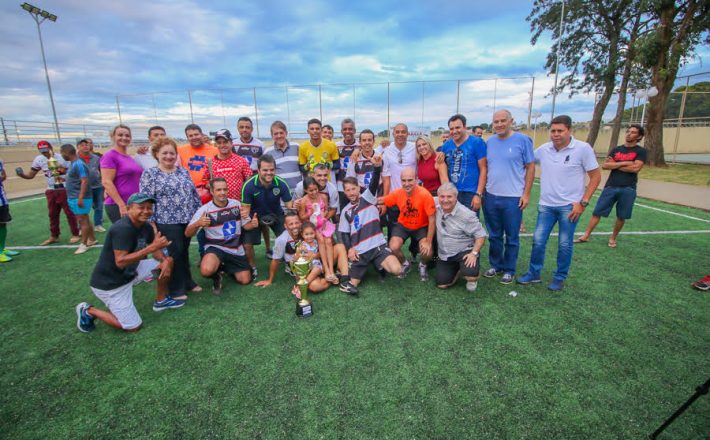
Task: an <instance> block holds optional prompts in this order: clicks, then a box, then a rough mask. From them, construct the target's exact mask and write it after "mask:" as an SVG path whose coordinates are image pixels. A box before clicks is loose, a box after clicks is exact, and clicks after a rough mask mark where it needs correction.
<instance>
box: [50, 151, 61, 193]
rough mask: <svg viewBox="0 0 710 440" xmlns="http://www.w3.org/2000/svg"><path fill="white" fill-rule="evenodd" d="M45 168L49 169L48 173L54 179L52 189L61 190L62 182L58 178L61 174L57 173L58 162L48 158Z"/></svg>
mask: <svg viewBox="0 0 710 440" xmlns="http://www.w3.org/2000/svg"><path fill="white" fill-rule="evenodd" d="M47 168H49V171H50V172H51V173H52V177H54V189H57V188H62V181H61V180H60V177H59V176H61V175H62V173H61V171H59V162H58V161H57V159H55V158H54V157H50V158H49V159H48V160H47Z"/></svg>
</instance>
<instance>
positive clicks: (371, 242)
mask: <svg viewBox="0 0 710 440" xmlns="http://www.w3.org/2000/svg"><path fill="white" fill-rule="evenodd" d="M373 179H374V184H378V183H379V180H380V176H379V171H378V170H376V171H375V173H374V176H373ZM338 232H340V233H341V234H347V235H349V236H350V247H351V248H353V249H355V251H356V252H357V253H358V254H364V253H365V252H367V251H369V250H371V249H374V248H376V247H378V246H382V245H384V244H386V243H387V239H385V236H384V235H383V234H382V226H381V225H380V211H379V210H378V209H377V197H376V196H375V195H374V194H373V193H372V191H371V190H370V188H368V189H367V190H366V191H365V192H364V193H362V195H361V196H360V200H359V201H358V202H357V204H355V205H353V204H352V203H348V205H347V206H346V207H345V208H344V209H343V212H342V214H341V215H340V224H339V225H338Z"/></svg>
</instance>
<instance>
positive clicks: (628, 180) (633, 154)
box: [604, 145, 647, 188]
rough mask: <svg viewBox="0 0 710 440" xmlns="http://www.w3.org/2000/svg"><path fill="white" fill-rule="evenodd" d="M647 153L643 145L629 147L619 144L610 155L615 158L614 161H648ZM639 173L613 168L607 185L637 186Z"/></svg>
mask: <svg viewBox="0 0 710 440" xmlns="http://www.w3.org/2000/svg"><path fill="white" fill-rule="evenodd" d="M646 153H647V150H646V149H645V148H643V147H638V146H636V147H631V148H629V147H627V146H625V145H619V146H618V147H616V148H614V149H613V150H611V152H609V157H611V158H612V159H614V162H625V161H629V160H630V161H631V162H633V161H635V160H640V161H642V162H643V163H646ZM638 179H639V176H638V173H629V172H626V171H621V170H611V173H610V174H609V178H608V179H607V181H606V185H604V187H605V188H606V187H607V186H616V187H624V186H630V187H632V188H636V182H638Z"/></svg>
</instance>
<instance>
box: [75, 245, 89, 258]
mask: <svg viewBox="0 0 710 440" xmlns="http://www.w3.org/2000/svg"><path fill="white" fill-rule="evenodd" d="M88 250H89V246H87V245H85V244H84V243H82V244H80V245H79V247H78V248H76V250H75V251H74V255H79V254H83V253H85V252H86V251H88Z"/></svg>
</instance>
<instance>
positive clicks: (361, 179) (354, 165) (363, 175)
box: [346, 151, 377, 191]
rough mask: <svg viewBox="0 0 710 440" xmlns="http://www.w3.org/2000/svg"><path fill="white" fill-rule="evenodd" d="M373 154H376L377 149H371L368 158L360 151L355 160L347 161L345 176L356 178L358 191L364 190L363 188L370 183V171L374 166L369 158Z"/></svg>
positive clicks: (373, 169)
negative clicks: (371, 151)
mask: <svg viewBox="0 0 710 440" xmlns="http://www.w3.org/2000/svg"><path fill="white" fill-rule="evenodd" d="M375 154H377V151H373V153H372V156H370V157H369V158H368V157H365V155H364V154H363V153H362V152H361V153H360V156H358V158H357V161H356V162H350V161H348V170H347V172H346V176H347V177H355V178H357V182H358V184H359V185H360V191H365V189H366V188H367V187H368V186H369V185H370V180H371V179H372V173H373V172H374V171H375V166H374V165H373V164H372V162H371V161H370V159H372V157H373V156H374V155H375Z"/></svg>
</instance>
